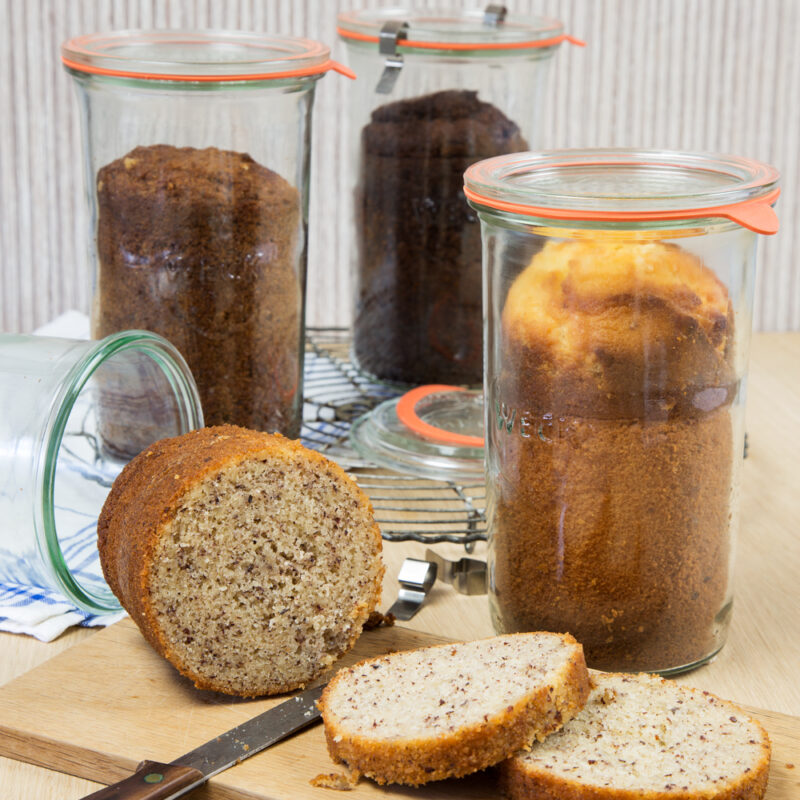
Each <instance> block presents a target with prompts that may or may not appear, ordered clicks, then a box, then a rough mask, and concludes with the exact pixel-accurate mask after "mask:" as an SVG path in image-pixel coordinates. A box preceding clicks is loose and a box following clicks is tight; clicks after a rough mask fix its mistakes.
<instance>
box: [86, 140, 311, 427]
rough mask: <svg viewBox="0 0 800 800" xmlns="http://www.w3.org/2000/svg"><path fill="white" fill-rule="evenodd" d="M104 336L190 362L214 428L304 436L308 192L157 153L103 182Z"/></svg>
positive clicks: (259, 168)
mask: <svg viewBox="0 0 800 800" xmlns="http://www.w3.org/2000/svg"><path fill="white" fill-rule="evenodd" d="M97 208H98V219H97V257H98V262H99V263H98V273H97V286H96V289H95V297H94V308H93V314H92V322H93V335H94V336H95V337H97V338H100V337H103V336H106V335H107V334H109V333H113V332H115V331H119V330H125V329H130V328H141V329H145V330H150V331H154V332H156V333H159V334H161V335H162V336H164V337H165V338H166V339H168V340H169V341H170V342H172V344H174V345H175V346H176V347H177V348H178V350H179V351H180V352H181V354H182V355H183V357H184V358H185V359H186V361H187V363H188V365H189V368H190V369H191V372H192V375H193V376H194V378H195V380H196V382H197V386H198V390H199V392H200V398H201V401H202V405H203V411H204V414H205V419H206V422H207V424H209V425H216V424H221V423H233V424H237V425H242V426H245V427H248V428H253V429H257V430H264V431H268V432H273V431H279V432H281V433H283V434H286V435H288V436H296V435H298V433H299V429H300V421H301V419H300V413H301V406H302V330H301V327H302V290H301V286H302V275H300V274H299V272H298V270H299V269H300V267H299V264H300V263H301V261H300V255H301V253H302V248H303V247H304V241H303V228H302V208H301V201H300V194H299V192H298V191H297V189H296V188H295V187H293V186H292V185H290V184H289V183H288V182H287V181H286V180H285V179H284V178H283V177H281V176H280V175H278V174H277V173H276V172H273V171H272V170H270V169H268V168H267V167H265V166H263V165H261V164H259V163H257V162H256V161H255V160H254V159H253V158H251V157H250V156H249V155H247V154H245V153H238V152H233V151H227V150H220V149H218V148H215V147H208V148H203V149H196V148H192V147H172V146H170V145H163V144H156V145H149V146H146V147H137V148H135V149H134V150H132V151H130V152H129V153H128V154H127V155H125V156H124V157H122V158H119V159H117V160H116V161H113V162H112V163H110V164H108V165H106V166H104V167H103V168H102V169H100V170H99V172H98V174H97Z"/></svg>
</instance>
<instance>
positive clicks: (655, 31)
mask: <svg viewBox="0 0 800 800" xmlns="http://www.w3.org/2000/svg"><path fill="white" fill-rule="evenodd" d="M361 4H364V3H363V2H358V3H356V4H355V5H361ZM366 4H367V5H389V4H391V5H398V2H397V0H395V2H391V3H387V2H385V1H384V0H372V1H371V2H370V1H369V0H367V2H366ZM353 5H354V4H352V3H346V2H342V0H328V1H327V2H325V1H324V0H294V1H293V0H0V42H1V43H0V202H1V203H2V206H1V212H0V330H3V331H28V330H31V329H32V328H34V327H36V326H37V325H40V324H42V323H44V322H45V321H47V320H48V319H51V318H52V317H54V316H56V315H57V314H59V313H61V312H62V311H64V310H65V309H68V308H78V309H81V310H84V311H85V310H88V305H89V298H88V294H89V283H90V280H89V276H88V274H87V267H86V259H85V239H86V227H85V217H84V200H83V178H82V174H81V159H80V146H81V145H80V133H79V130H78V119H77V113H76V112H77V107H76V106H77V104H76V100H75V97H74V96H73V93H72V86H71V85H70V84H71V79H70V78H69V77H68V76H67V75H66V74H65V73H64V72H63V70H62V69H61V66H60V61H59V45H60V43H61V42H62V41H63V40H64V39H66V38H68V37H70V36H74V35H77V34H80V33H88V32H93V31H103V30H111V29H121V28H137V27H159V28H163V27H189V28H192V27H197V28H209V27H211V28H213V27H224V28H241V29H250V30H255V31H270V32H277V33H284V34H289V35H303V36H308V37H310V38H313V39H319V40H321V41H324V42H327V43H331V44H332V45H333V47H334V55H336V56H338V57H339V58H342V59H343V58H344V53H343V48H342V46H341V45H340V44H338V43H336V42H335V33H334V27H335V18H336V13H337V11H338V10H339V9H340V8H345V7H352V6H353ZM417 5H418V6H419V7H423V6H426V5H433V4H430V3H426V2H424V0H422V2H418V3H417ZM464 5H465V6H471V7H480V6H481V5H482V3H475V2H469V3H464ZM507 5H509V6H510V8H511V10H512V12H517V13H520V14H530V13H534V14H545V15H549V16H555V17H558V18H560V19H562V20H563V21H564V22H565V24H566V28H567V31H568V32H570V33H573V34H575V35H577V36H580V37H582V38H584V39H585V40H586V41H587V42H588V47H587V48H586V49H584V50H581V49H578V48H570V47H563V48H561V51H560V52H559V53H558V54H557V55H556V57H555V64H554V69H553V70H552V71H551V74H550V84H549V87H548V92H547V108H546V112H547V113H546V114H545V118H546V119H547V120H548V122H547V125H546V128H545V130H544V131H543V135H542V141H541V144H542V146H544V147H579V146H581V147H585V146H642V147H663V148H676V149H699V150H711V151H719V152H732V153H737V154H741V155H747V156H750V157H752V158H756V159H761V160H764V161H768V162H770V163H772V164H774V165H775V166H777V167H778V168H779V169H780V170H781V172H782V174H783V187H784V188H783V195H782V197H781V200H780V203H779V214H780V217H781V220H782V230H781V232H780V233H779V234H778V235H777V236H775V237H773V238H772V239H769V240H766V241H763V242H762V248H761V259H760V264H761V266H760V275H759V278H758V283H757V290H756V312H755V325H756V327H757V328H759V329H763V330H791V329H794V330H797V329H800V276H799V275H798V268H797V266H796V263H795V258H794V255H793V253H794V247H795V246H796V245H797V244H798V222H800V207H798V194H797V186H798V178H800V163H799V161H798V145H799V144H800V46H798V43H799V42H800V0H509V2H508V3H507ZM346 84H347V81H346V80H345V79H343V78H341V77H339V76H336V75H333V74H332V75H329V76H328V77H326V78H325V79H324V80H323V81H321V82H320V83H319V85H318V93H317V105H316V111H315V136H314V148H315V150H314V159H313V178H312V194H311V241H310V245H309V286H310V291H309V305H308V321H309V323H310V324H316V325H331V324H335V325H346V324H348V321H349V284H348V263H347V262H348V259H347V252H348V248H349V243H348V237H347V229H346V225H345V224H344V222H343V214H342V211H341V204H340V203H337V202H336V187H337V186H338V181H339V175H340V172H339V171H338V164H337V153H338V152H339V148H340V147H341V146H342V144H343V142H342V132H341V130H340V125H339V122H338V120H340V119H341V114H337V109H339V108H340V106H341V105H342V103H343V98H344V93H345V91H346V90H347V85H346Z"/></svg>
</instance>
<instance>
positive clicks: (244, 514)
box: [98, 425, 383, 696]
mask: <svg viewBox="0 0 800 800" xmlns="http://www.w3.org/2000/svg"><path fill="white" fill-rule="evenodd" d="M98 547H99V550H100V559H101V563H102V565H103V572H104V574H105V576H106V580H107V581H108V584H109V586H110V587H111V589H112V590H113V592H114V593H115V594H116V596H117V597H118V598H119V600H120V602H121V603H122V605H123V606H124V607H125V608H126V609H127V610H128V612H129V613H130V615H131V617H132V619H133V620H134V622H136V624H137V625H138V626H139V628H140V630H141V631H142V633H143V634H144V636H145V637H146V639H147V640H148V641H149V642H150V644H151V645H152V646H153V647H154V648H155V649H156V650H157V651H158V652H159V653H161V654H162V655H163V656H164V657H165V658H167V659H168V660H169V661H170V662H172V664H173V665H174V666H175V667H176V668H177V669H178V670H179V671H180V672H181V673H182V674H183V675H185V676H186V677H188V678H190V679H191V680H193V681H194V682H195V685H196V686H197V687H199V688H201V689H213V690H215V691H218V692H225V693H227V694H235V695H243V696H256V695H263V694H276V693H279V692H286V691H289V690H291V689H296V688H298V687H300V686H303V685H304V684H306V683H308V681H310V680H311V679H313V678H314V677H316V676H317V675H319V674H320V673H321V672H323V671H324V670H325V669H327V668H328V667H329V666H330V665H331V664H332V663H333V662H334V661H336V659H337V658H339V656H341V655H342V654H343V653H344V652H345V651H347V650H349V649H350V648H351V647H352V646H353V644H354V643H355V641H356V639H357V638H358V636H359V635H360V633H361V630H362V626H363V624H364V623H365V622H366V621H367V618H368V617H369V614H370V612H371V611H373V610H374V608H375V606H376V604H377V603H378V601H379V599H380V593H381V579H382V576H383V562H382V560H381V535H380V530H379V529H378V526H377V524H376V523H375V520H374V519H373V514H372V506H371V504H370V502H369V499H368V498H367V496H366V495H365V494H364V493H363V492H362V491H361V489H359V488H358V486H357V485H356V484H355V482H354V481H353V480H352V479H351V478H350V477H348V476H347V475H346V474H345V473H344V471H343V470H342V469H341V467H339V466H337V465H336V464H334V463H333V462H331V461H329V460H328V459H326V458H325V457H324V456H322V455H320V454H319V453H316V452H314V451H312V450H308V449H306V448H305V447H303V446H302V445H301V444H300V443H299V442H295V441H290V440H289V439H285V438H284V437H283V436H281V435H279V434H267V433H259V432H257V431H250V430H246V429H244V428H237V427H234V426H233V425H222V426H218V427H212V428H203V429H201V430H197V431H192V432H191V433H187V434H185V435H184V436H179V437H176V438H174V439H163V440H161V441H160V442H156V443H155V444H153V445H152V446H151V447H149V448H147V449H146V450H144V451H143V452H142V453H140V454H139V455H138V456H137V457H136V458H134V459H133V461H131V462H130V463H129V464H128V465H127V466H126V467H125V469H124V470H123V471H122V472H121V473H120V475H119V477H118V478H117V479H116V481H115V482H114V485H113V487H112V489H111V492H110V494H109V495H108V499H107V500H106V503H105V506H104V508H103V511H102V513H101V515H100V520H99V522H98Z"/></svg>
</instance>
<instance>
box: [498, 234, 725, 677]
mask: <svg viewBox="0 0 800 800" xmlns="http://www.w3.org/2000/svg"><path fill="white" fill-rule="evenodd" d="M498 347H499V349H498V353H499V362H498V363H499V366H498V370H497V376H498V377H497V383H496V386H495V387H494V389H493V391H492V392H491V396H490V402H492V404H493V407H492V408H491V410H490V417H491V420H490V422H491V424H490V432H489V435H490V436H491V437H492V441H493V445H494V447H493V448H492V449H493V450H494V451H495V452H494V454H493V455H492V460H491V461H490V463H489V470H490V472H491V474H492V476H493V477H492V481H490V483H492V485H493V496H492V497H491V498H490V508H491V514H490V526H491V537H492V542H491V548H490V561H491V574H492V608H493V612H492V613H493V616H494V619H495V624H496V626H497V627H498V629H500V630H505V631H518V630H540V629H545V630H555V631H564V632H569V633H571V634H572V635H573V636H575V638H576V639H578V641H580V642H581V643H582V644H583V646H584V649H585V652H586V658H587V663H588V664H589V665H590V666H593V667H596V668H599V669H621V670H649V671H663V670H666V669H672V668H677V667H679V666H683V665H688V664H692V663H694V662H696V661H698V660H700V659H702V658H704V657H706V656H707V655H708V654H709V653H710V652H713V651H714V650H715V649H716V646H715V642H716V637H717V634H718V630H717V629H718V626H719V624H720V623H721V621H722V620H723V619H724V617H725V616H726V615H727V614H728V613H729V611H730V592H729V587H728V573H729V570H728V566H729V559H730V557H731V553H730V528H731V488H730V487H731V473H732V466H733V441H734V436H733V423H732V404H733V403H734V401H735V398H736V395H737V391H738V381H737V377H736V372H735V369H734V364H733V350H734V318H733V312H732V305H731V302H730V298H729V296H728V292H727V290H726V288H725V287H724V285H723V284H722V283H721V282H720V281H719V279H718V278H717V277H716V275H715V274H714V273H713V272H712V271H711V270H710V269H708V268H707V267H706V266H705V265H704V264H703V263H702V262H701V260H700V259H699V258H698V257H696V256H695V255H693V254H691V253H689V252H688V251H687V250H685V249H683V248H681V247H679V246H676V245H673V244H664V243H660V242H631V241H625V240H615V239H613V238H611V237H608V238H601V239H585V240H580V239H577V240H571V241H557V240H551V241H548V242H547V243H546V244H545V245H544V247H543V248H542V249H541V250H540V251H539V252H538V253H537V254H536V255H535V256H534V257H533V259H532V261H531V263H530V265H529V266H528V267H527V268H526V269H525V270H523V271H522V272H521V273H520V274H519V275H518V276H517V277H516V279H515V280H514V282H513V283H512V285H511V286H510V288H509V290H508V294H507V297H506V299H505V303H504V306H503V311H502V321H501V341H500V343H499V346H498Z"/></svg>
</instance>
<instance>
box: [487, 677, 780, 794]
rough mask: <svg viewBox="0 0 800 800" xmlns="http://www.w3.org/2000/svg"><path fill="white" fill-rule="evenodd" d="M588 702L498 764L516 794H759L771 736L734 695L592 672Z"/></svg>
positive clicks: (507, 791)
mask: <svg viewBox="0 0 800 800" xmlns="http://www.w3.org/2000/svg"><path fill="white" fill-rule="evenodd" d="M592 681H593V684H594V685H593V688H592V692H591V694H590V696H589V700H588V702H587V703H586V706H585V707H584V709H583V710H582V711H581V712H580V713H579V714H578V715H576V716H575V718H574V719H572V720H571V721H570V723H569V724H568V725H566V726H565V727H564V728H563V729H562V730H560V731H558V732H557V733H554V734H553V735H552V736H549V737H548V738H547V739H546V740H545V741H543V742H539V743H537V744H535V745H534V746H533V747H532V748H531V749H530V751H528V752H520V753H518V754H517V755H515V756H514V757H513V758H511V759H509V760H508V761H506V762H504V763H503V764H502V765H501V768H500V770H501V787H502V789H503V791H504V793H505V794H506V796H507V797H509V798H512V800H542V799H543V798H546V799H547V800H634V798H635V800H701V798H702V800H759V798H762V797H763V796H764V793H765V792H766V788H767V774H768V771H769V761H770V743H769V738H768V736H767V733H766V731H765V730H764V729H763V728H762V726H761V725H760V724H759V723H758V722H756V721H755V720H753V719H751V718H750V717H748V716H747V714H745V713H744V712H743V711H742V709H740V708H738V707H737V706H735V705H733V704H732V703H729V702H726V701H724V700H720V699H719V698H718V697H715V696H714V695H712V694H709V693H708V692H704V691H700V690H697V689H691V688H689V687H685V686H681V685H679V684H676V683H674V682H671V681H667V680H664V679H663V678H659V677H657V676H654V675H644V674H639V675H622V674H614V673H592Z"/></svg>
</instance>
